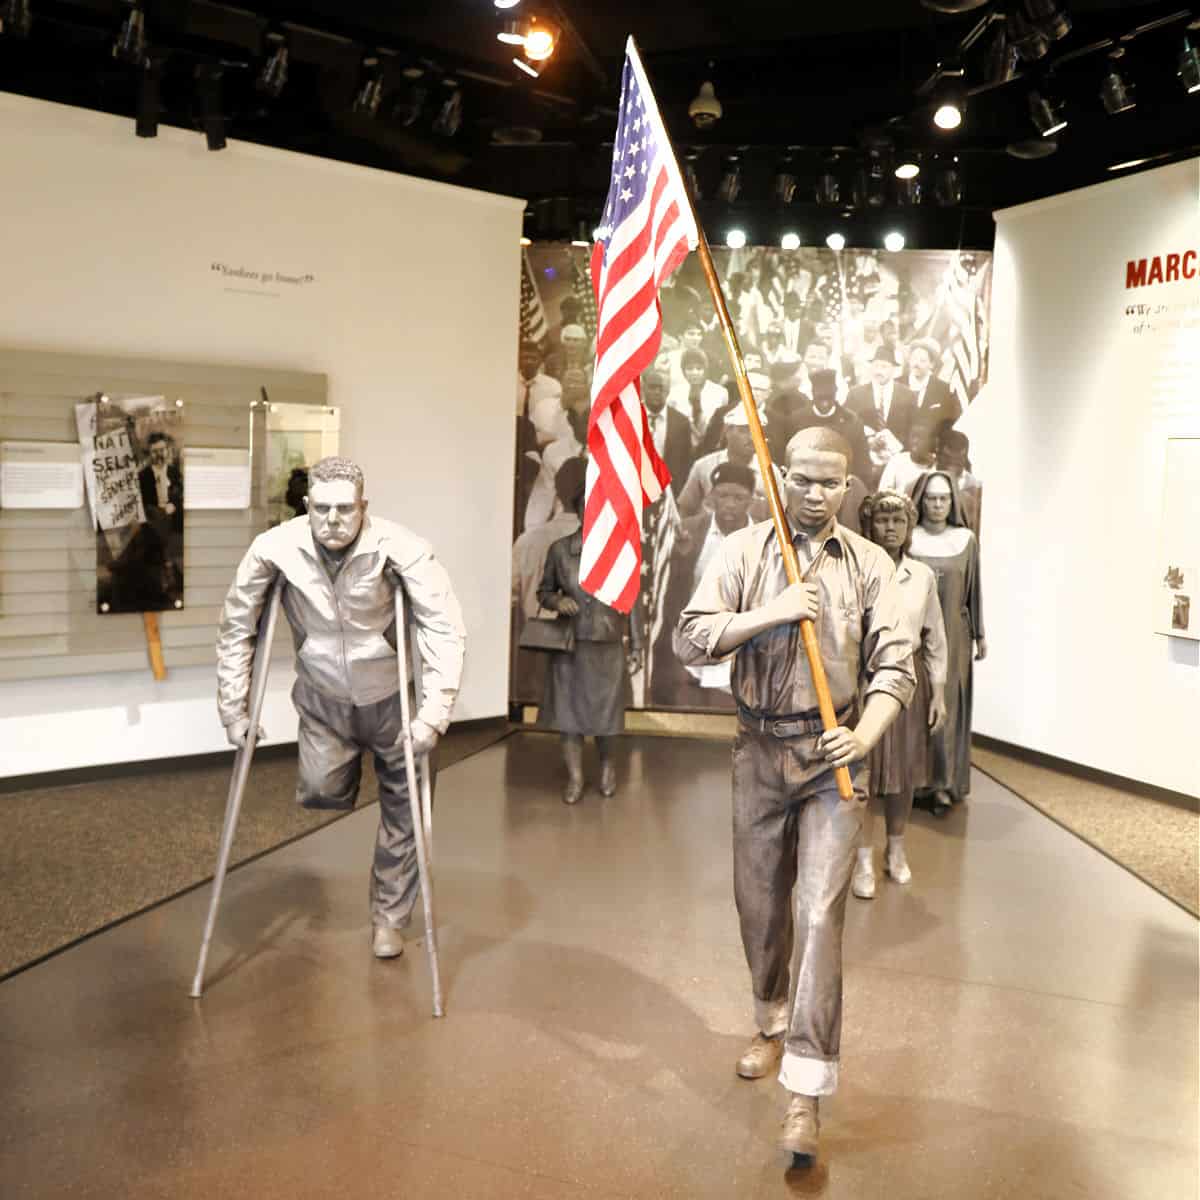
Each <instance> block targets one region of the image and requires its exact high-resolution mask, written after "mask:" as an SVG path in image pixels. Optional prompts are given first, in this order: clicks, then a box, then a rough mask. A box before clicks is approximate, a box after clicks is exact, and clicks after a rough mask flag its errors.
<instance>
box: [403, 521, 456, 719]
mask: <svg viewBox="0 0 1200 1200" xmlns="http://www.w3.org/2000/svg"><path fill="white" fill-rule="evenodd" d="M389 557H390V558H391V562H392V565H393V566H394V567H395V569H396V570H397V571H398V572H399V573H400V578H401V580H402V582H403V584H404V595H405V597H406V599H407V601H408V610H409V616H410V619H411V621H412V623H413V626H414V629H415V631H416V641H417V652H418V653H419V654H420V656H421V665H422V670H421V691H422V696H421V706H420V708H419V709H418V711H417V720H419V721H423V722H424V723H425V724H426V725H429V726H430V727H431V728H433V729H436V730H437V731H438V733H445V732H446V730H447V729H448V728H449V726H450V713H451V710H452V709H453V708H454V701H455V699H456V698H457V697H458V689H459V685H460V683H461V682H462V670H463V659H464V656H465V653H466V644H467V630H466V626H465V625H464V624H463V616H462V608H461V606H460V605H459V603H458V597H457V596H455V594H454V588H453V587H452V585H451V583H450V576H449V574H447V572H446V568H445V567H444V566H442V564H441V563H440V562H439V561H438V560H437V558H435V557H434V554H433V550H432V549H431V548H430V547H429V545H428V544H427V543H425V542H422V541H421V540H420V539H419V538H414V539H413V541H412V543H411V546H405V548H404V549H403V550H402V551H400V552H395V553H392V554H391V555H389ZM397 636H398V637H399V636H401V634H400V632H399V631H397Z"/></svg>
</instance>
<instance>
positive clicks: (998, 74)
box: [983, 19, 1019, 86]
mask: <svg viewBox="0 0 1200 1200" xmlns="http://www.w3.org/2000/svg"><path fill="white" fill-rule="evenodd" d="M1018 57H1019V56H1018V54H1017V51H1016V48H1015V47H1014V46H1013V44H1012V40H1011V39H1010V37H1009V31H1008V22H1007V21H1005V20H1003V19H1001V20H999V21H998V22H997V23H996V32H995V33H994V34H993V35H992V40H991V41H990V42H989V43H988V47H987V49H986V50H985V51H984V56H983V77H984V79H986V80H987V81H988V83H990V84H992V85H993V86H995V85H997V84H1001V83H1008V81H1009V80H1010V79H1014V78H1015V77H1016V74H1017V65H1018Z"/></svg>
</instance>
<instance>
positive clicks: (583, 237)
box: [571, 221, 595, 250]
mask: <svg viewBox="0 0 1200 1200" xmlns="http://www.w3.org/2000/svg"><path fill="white" fill-rule="evenodd" d="M590 228H591V222H590V221H576V222H575V236H574V237H573V238H572V239H571V245H572V246H579V247H581V248H582V249H584V250H586V249H587V248H588V247H589V246H590V245H591V244H592V243H591V241H589V239H588V230H589V229H590ZM592 236H593V237H594V236H595V234H594V233H593V235H592Z"/></svg>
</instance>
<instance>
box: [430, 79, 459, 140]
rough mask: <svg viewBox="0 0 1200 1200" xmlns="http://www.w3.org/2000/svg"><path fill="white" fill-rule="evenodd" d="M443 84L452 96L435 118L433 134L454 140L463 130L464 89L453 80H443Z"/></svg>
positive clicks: (447, 99) (446, 100) (448, 97)
mask: <svg viewBox="0 0 1200 1200" xmlns="http://www.w3.org/2000/svg"><path fill="white" fill-rule="evenodd" d="M442 83H443V84H445V85H446V86H447V87H449V88H450V89H451V90H450V95H449V96H447V97H446V99H445V100H443V101H442V104H441V107H440V108H439V109H438V111H437V116H435V117H434V118H433V132H434V133H436V134H439V135H440V136H441V137H445V138H452V137H454V135H455V134H456V133H458V131H459V130H460V129H461V128H462V120H463V98H462V88H460V87H459V86H458V83H457V82H456V81H455V80H453V79H443V80H442Z"/></svg>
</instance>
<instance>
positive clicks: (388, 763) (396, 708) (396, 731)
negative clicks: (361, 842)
mask: <svg viewBox="0 0 1200 1200" xmlns="http://www.w3.org/2000/svg"><path fill="white" fill-rule="evenodd" d="M360 713H361V719H362V720H363V722H364V724H365V725H367V726H369V728H365V729H364V733H365V735H366V741H367V744H368V746H369V748H370V749H371V750H372V751H373V752H374V755H375V776H376V778H377V779H378V780H379V829H378V832H377V833H376V836H375V855H374V859H373V861H372V865H371V920H372V922H374V923H375V924H377V925H390V926H392V928H394V929H399V928H402V927H404V926H406V925H407V924H408V923H409V921H410V920H411V919H412V912H413V908H414V907H415V906H416V903H417V895H418V894H419V892H420V885H421V884H420V874H419V872H418V869H417V842H416V836H415V835H414V833H413V823H412V809H411V807H410V805H409V798H408V772H407V770H406V768H405V765H404V746H403V744H401V745H396V739H397V738H398V737H399V736H400V730H401V720H400V697H399V694H397V695H395V696H392V697H390V698H389V699H388V700H383V701H380V702H379V704H375V705H370V706H368V707H367V708H366V709H363V710H360Z"/></svg>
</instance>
